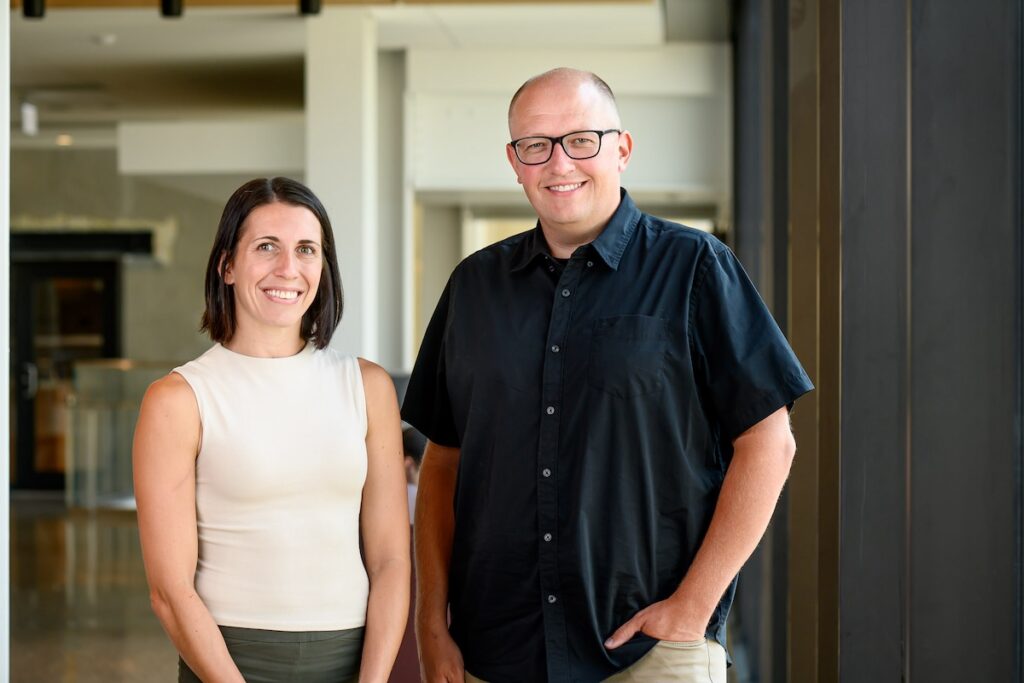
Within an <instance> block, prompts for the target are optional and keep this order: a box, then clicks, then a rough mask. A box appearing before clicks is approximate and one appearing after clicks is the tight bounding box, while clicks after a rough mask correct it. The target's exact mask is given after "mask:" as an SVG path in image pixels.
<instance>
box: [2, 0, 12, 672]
mask: <svg viewBox="0 0 1024 683" xmlns="http://www.w3.org/2000/svg"><path fill="white" fill-rule="evenodd" d="M10 22H11V13H10V12H0V37H2V38H3V40H0V43H3V44H4V45H5V46H9V45H10V44H11V23H10ZM0 81H3V82H4V83H10V82H11V51H10V50H9V49H8V48H7V47H4V49H3V50H0ZM10 97H11V95H10V88H0V301H2V302H4V305H3V306H2V308H3V310H4V313H2V314H0V387H2V389H0V633H5V634H7V635H3V636H0V681H7V680H8V679H9V676H10V661H11V658H10V653H11V640H10V633H11V630H10V628H9V626H10V624H11V593H10V586H11V580H10V555H9V552H10V551H9V548H10V537H9V533H10V531H9V530H10V523H9V521H8V520H9V519H10V496H9V493H8V491H10V488H11V483H10V475H11V467H10V462H11V457H12V456H13V454H12V453H11V451H10V445H11V439H10V436H9V435H10V431H9V430H10V420H9V416H10V414H11V407H10V404H9V394H10V392H9V391H8V389H7V388H8V387H9V386H10V383H9V382H10V379H9V377H8V367H9V365H10V354H11V349H10V346H9V345H8V344H9V343H10V342H9V340H10V338H11V335H10V324H11V312H10V310H9V307H8V306H7V305H6V303H7V302H8V301H10V300H11V299H10V291H11V253H10V251H9V249H10V247H9V245H10V232H11V226H10V216H11V205H10V191H11V190H10V188H11V121H10V118H11V116H10V112H11V100H10Z"/></svg>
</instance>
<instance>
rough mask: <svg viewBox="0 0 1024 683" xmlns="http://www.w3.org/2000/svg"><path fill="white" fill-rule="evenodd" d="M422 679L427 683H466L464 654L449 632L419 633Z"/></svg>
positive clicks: (445, 630)
mask: <svg viewBox="0 0 1024 683" xmlns="http://www.w3.org/2000/svg"><path fill="white" fill-rule="evenodd" d="M416 640H417V643H418V644H419V649H420V677H421V678H422V679H423V680H424V681H426V683H465V680H466V670H465V668H464V666H463V663H462V653H461V652H459V646H458V645H456V644H455V641H454V640H452V637H451V636H450V635H449V634H448V630H447V629H444V630H441V631H432V632H430V633H418V634H417V638H416Z"/></svg>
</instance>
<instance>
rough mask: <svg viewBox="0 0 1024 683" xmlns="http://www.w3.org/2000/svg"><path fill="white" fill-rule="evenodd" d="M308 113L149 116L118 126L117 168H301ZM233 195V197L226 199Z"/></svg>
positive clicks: (254, 171)
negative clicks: (243, 118) (221, 118)
mask: <svg viewBox="0 0 1024 683" xmlns="http://www.w3.org/2000/svg"><path fill="white" fill-rule="evenodd" d="M305 166H306V135H305V125H304V121H303V119H302V114H296V115H294V116H271V117H266V118H260V119H253V120H247V121H238V120H231V121H211V120H186V121H147V122H137V123H122V124H120V125H119V126H118V127H117V167H118V171H120V172H121V173H125V174H140V175H146V174H204V173H235V174H237V173H243V174H249V175H251V176H252V177H259V176H262V175H266V174H267V173H268V172H271V171H275V172H282V173H301V172H302V171H303V170H304V169H305ZM224 199H225V200H227V197H225V198H224Z"/></svg>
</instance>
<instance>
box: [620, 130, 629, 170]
mask: <svg viewBox="0 0 1024 683" xmlns="http://www.w3.org/2000/svg"><path fill="white" fill-rule="evenodd" d="M618 138H619V141H618V147H617V149H618V153H619V173H622V172H623V171H625V170H626V167H627V166H629V159H630V157H632V156H633V136H632V135H630V133H629V131H628V130H624V131H622V132H621V133H619V135H618Z"/></svg>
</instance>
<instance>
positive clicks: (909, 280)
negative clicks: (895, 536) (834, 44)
mask: <svg viewBox="0 0 1024 683" xmlns="http://www.w3.org/2000/svg"><path fill="white" fill-rule="evenodd" d="M905 10H906V17H905V21H906V22H907V28H906V37H905V43H904V50H905V54H904V69H905V74H906V76H905V85H904V88H905V92H904V97H905V106H904V109H905V120H904V127H905V130H904V140H905V144H906V147H905V152H904V154H905V159H904V162H903V163H904V172H905V178H906V188H905V193H906V195H905V199H904V201H905V202H906V207H905V208H906V233H905V234H906V238H905V239H906V243H905V246H904V249H905V254H904V257H905V259H906V262H905V266H904V277H905V278H906V280H905V281H906V294H905V296H906V311H907V313H906V318H905V319H904V325H905V334H904V338H905V342H904V343H905V346H904V351H903V352H904V354H906V359H905V362H904V364H903V368H904V370H903V395H904V401H905V405H904V419H905V422H904V426H903V428H904V430H905V433H904V451H903V458H904V461H903V462H904V473H903V476H904V481H903V486H904V501H903V504H904V508H903V515H904V519H903V591H902V593H903V596H902V597H903V604H902V605H901V611H902V613H903V615H902V616H903V624H902V627H903V648H902V650H903V651H902V656H903V681H904V683H909V682H910V671H911V661H910V621H911V582H910V581H911V557H912V553H911V538H912V530H913V529H912V524H913V515H912V508H911V500H912V495H913V486H912V479H911V475H912V466H913V459H912V453H913V432H912V426H913V392H912V386H913V385H912V383H911V382H912V380H913V364H914V356H913V330H914V326H913V319H914V316H913V310H914V309H913V307H914V300H913V266H914V263H913V261H914V258H913V250H914V203H913V197H914V189H913V168H914V164H913V152H914V150H913V140H914V135H913V131H914V128H913V111H914V110H913V105H914V98H913V90H914V88H913V84H914V73H913V43H914V41H913V38H914V35H913V26H914V24H913V0H907V2H906V6H905Z"/></svg>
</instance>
